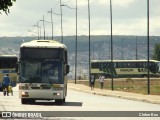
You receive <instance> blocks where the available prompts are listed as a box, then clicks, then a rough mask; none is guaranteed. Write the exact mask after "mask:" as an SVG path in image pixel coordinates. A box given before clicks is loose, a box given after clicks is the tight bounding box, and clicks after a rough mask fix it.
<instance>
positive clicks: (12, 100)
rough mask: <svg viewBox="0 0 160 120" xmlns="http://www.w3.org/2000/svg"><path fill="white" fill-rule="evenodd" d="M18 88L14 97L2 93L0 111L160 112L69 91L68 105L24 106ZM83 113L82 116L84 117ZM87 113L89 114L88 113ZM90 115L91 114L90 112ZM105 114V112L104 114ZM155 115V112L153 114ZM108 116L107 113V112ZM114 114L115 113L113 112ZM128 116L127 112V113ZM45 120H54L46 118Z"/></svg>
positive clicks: (41, 103) (118, 119)
mask: <svg viewBox="0 0 160 120" xmlns="http://www.w3.org/2000/svg"><path fill="white" fill-rule="evenodd" d="M18 94H19V93H18V87H16V88H14V95H13V96H11V95H10V96H3V94H2V92H1V93H0V111H2V112H3V111H23V112H25V111H35V112H36V111H51V112H50V113H49V114H52V113H53V114H54V112H56V111H63V112H62V113H64V114H65V111H73V113H74V111H83V112H84V111H160V105H159V104H150V103H143V102H139V101H132V100H125V99H120V98H113V97H106V96H99V95H93V94H89V93H84V92H78V91H74V90H71V89H68V95H67V98H66V103H65V104H63V105H56V104H55V103H54V101H36V103H35V104H26V105H22V104H21V102H20V98H19V96H18ZM83 112H82V115H83ZM86 113H87V112H86ZM88 113H89V114H90V112H88ZM104 113H105V112H104ZM153 113H154V112H153ZM106 114H107V112H106ZM113 114H114V112H113ZM126 114H127V112H126ZM158 116H159V117H138V120H159V119H160V114H158ZM43 119H53V117H52V118H47V117H44V118H43ZM54 119H56V120H88V119H89V120H90V119H92V120H97V119H98V120H101V119H102V120H128V119H130V120H137V118H136V117H130V118H128V117H114V118H112V117H100V118H99V117H92V118H91V117H69V116H67V117H65V118H64V117H63V118H61V117H60V118H59V117H56V118H54Z"/></svg>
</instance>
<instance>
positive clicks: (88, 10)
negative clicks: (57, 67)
mask: <svg viewBox="0 0 160 120" xmlns="http://www.w3.org/2000/svg"><path fill="white" fill-rule="evenodd" d="M88 23H89V24H88V27H89V31H88V32H89V33H88V34H89V82H90V77H91V64H90V62H91V61H90V60H91V55H90V54H91V51H90V44H91V40H90V33H91V32H90V2H89V0H88Z"/></svg>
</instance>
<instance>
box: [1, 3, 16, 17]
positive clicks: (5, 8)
mask: <svg viewBox="0 0 160 120" xmlns="http://www.w3.org/2000/svg"><path fill="white" fill-rule="evenodd" d="M15 1H16V0H0V14H1V10H2V11H3V12H5V13H6V14H8V13H9V12H10V11H9V7H11V6H12V5H13V2H15Z"/></svg>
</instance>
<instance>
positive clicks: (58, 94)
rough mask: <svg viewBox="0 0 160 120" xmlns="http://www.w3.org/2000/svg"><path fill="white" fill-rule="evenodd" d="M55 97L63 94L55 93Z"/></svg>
mask: <svg viewBox="0 0 160 120" xmlns="http://www.w3.org/2000/svg"><path fill="white" fill-rule="evenodd" d="M53 95H56V96H60V95H61V93H53Z"/></svg>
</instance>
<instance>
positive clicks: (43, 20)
mask: <svg viewBox="0 0 160 120" xmlns="http://www.w3.org/2000/svg"><path fill="white" fill-rule="evenodd" d="M39 21H42V22H43V32H44V40H45V19H44V15H43V19H42V20H39Z"/></svg>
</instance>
